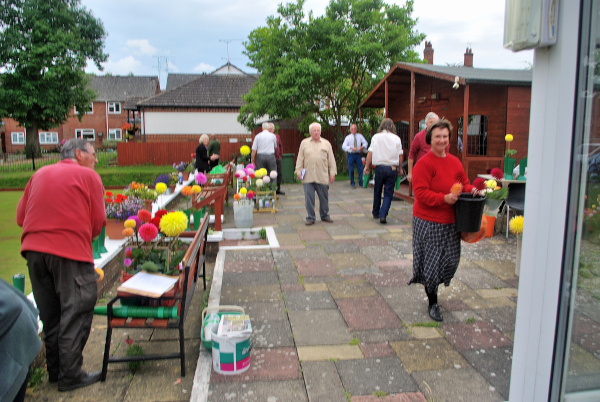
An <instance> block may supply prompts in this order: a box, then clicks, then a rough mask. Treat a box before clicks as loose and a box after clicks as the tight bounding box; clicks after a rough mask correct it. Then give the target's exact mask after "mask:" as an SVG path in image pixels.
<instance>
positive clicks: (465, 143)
mask: <svg viewBox="0 0 600 402" xmlns="http://www.w3.org/2000/svg"><path fill="white" fill-rule="evenodd" d="M468 128H469V84H466V85H465V103H464V111H463V149H462V158H463V169H465V173H466V174H467V177H469V162H468V160H467V147H468V144H469V137H468V133H467V129H468ZM457 141H458V140H457Z"/></svg>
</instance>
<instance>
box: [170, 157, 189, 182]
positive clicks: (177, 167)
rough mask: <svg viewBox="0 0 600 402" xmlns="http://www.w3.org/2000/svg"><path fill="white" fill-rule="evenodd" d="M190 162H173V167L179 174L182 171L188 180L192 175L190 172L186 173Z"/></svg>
mask: <svg viewBox="0 0 600 402" xmlns="http://www.w3.org/2000/svg"><path fill="white" fill-rule="evenodd" d="M188 165H189V163H187V162H184V161H181V162H179V163H174V164H173V169H175V170H176V171H177V174H178V175H179V173H181V176H182V177H183V180H187V179H188V178H189V176H190V174H189V173H188V174H187V175H186V174H185V170H186V168H187V167H188Z"/></svg>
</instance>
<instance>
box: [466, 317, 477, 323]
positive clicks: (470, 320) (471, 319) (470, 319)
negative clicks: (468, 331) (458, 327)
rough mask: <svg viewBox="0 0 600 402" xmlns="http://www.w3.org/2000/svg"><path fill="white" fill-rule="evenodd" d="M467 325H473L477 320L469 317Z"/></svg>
mask: <svg viewBox="0 0 600 402" xmlns="http://www.w3.org/2000/svg"><path fill="white" fill-rule="evenodd" d="M465 322H466V323H467V324H473V323H474V322H475V318H473V317H469V318H467V320H466V321H465Z"/></svg>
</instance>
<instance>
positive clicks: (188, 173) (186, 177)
mask: <svg viewBox="0 0 600 402" xmlns="http://www.w3.org/2000/svg"><path fill="white" fill-rule="evenodd" d="M189 178H190V172H183V181H186V180H188V179H189Z"/></svg>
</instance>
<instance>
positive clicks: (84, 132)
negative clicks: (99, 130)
mask: <svg viewBox="0 0 600 402" xmlns="http://www.w3.org/2000/svg"><path fill="white" fill-rule="evenodd" d="M90 134H91V135H92V138H89V135H90ZM75 138H82V139H84V140H88V141H95V140H96V131H95V130H94V129H93V128H78V129H76V130H75Z"/></svg>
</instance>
